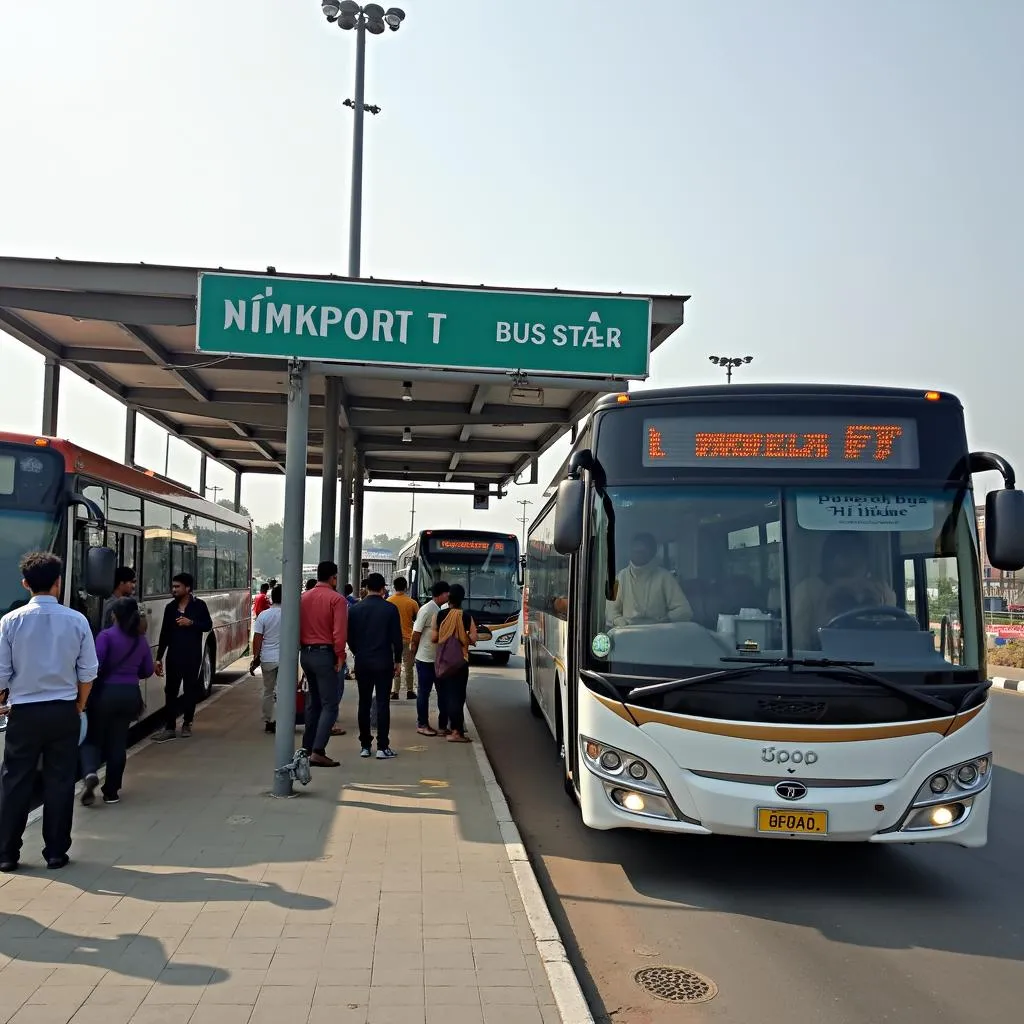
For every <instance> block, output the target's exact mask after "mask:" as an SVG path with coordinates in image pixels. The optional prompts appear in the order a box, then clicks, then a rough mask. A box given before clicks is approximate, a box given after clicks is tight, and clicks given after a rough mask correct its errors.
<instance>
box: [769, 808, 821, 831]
mask: <svg viewBox="0 0 1024 1024" xmlns="http://www.w3.org/2000/svg"><path fill="white" fill-rule="evenodd" d="M757 831H758V832H785V833H787V834H789V835H806V836H825V835H828V811H789V810H786V811H783V810H780V809H779V808H777V807H758V809H757Z"/></svg>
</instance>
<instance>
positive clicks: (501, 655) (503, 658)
mask: <svg viewBox="0 0 1024 1024" xmlns="http://www.w3.org/2000/svg"><path fill="white" fill-rule="evenodd" d="M491 657H492V658H493V659H494V664H495V665H507V664H508V661H509V658H511V657H512V655H511V654H509V652H508V651H495V653H494V654H492V655H491Z"/></svg>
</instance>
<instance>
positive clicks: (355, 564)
mask: <svg viewBox="0 0 1024 1024" xmlns="http://www.w3.org/2000/svg"><path fill="white" fill-rule="evenodd" d="M363 466H364V456H363V455H362V454H361V453H357V454H356V457H355V472H354V474H353V475H354V480H353V482H352V586H353V587H355V588H356V592H357V593H358V591H359V584H360V582H361V581H362V578H363V477H364V475H365V471H364V468H363Z"/></svg>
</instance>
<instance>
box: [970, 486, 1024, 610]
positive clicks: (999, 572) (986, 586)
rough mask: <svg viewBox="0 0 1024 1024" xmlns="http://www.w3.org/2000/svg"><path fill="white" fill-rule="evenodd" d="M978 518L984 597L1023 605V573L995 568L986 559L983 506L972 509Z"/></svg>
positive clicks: (1008, 604)
mask: <svg viewBox="0 0 1024 1024" xmlns="http://www.w3.org/2000/svg"><path fill="white" fill-rule="evenodd" d="M974 512H975V515H976V517H977V520H978V545H979V547H980V548H981V592H982V594H983V595H984V596H985V597H1001V598H1004V599H1005V601H1006V604H1007V606H1008V607H1009V606H1011V605H1021V606H1022V607H1024V573H1021V572H1017V571H1014V570H1009V569H996V568H994V567H993V565H992V563H991V562H990V561H989V560H988V549H987V547H986V545H985V506H984V505H977V506H976V507H975V509H974Z"/></svg>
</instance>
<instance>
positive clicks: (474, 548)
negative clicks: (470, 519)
mask: <svg viewBox="0 0 1024 1024" xmlns="http://www.w3.org/2000/svg"><path fill="white" fill-rule="evenodd" d="M420 566H421V572H422V582H421V588H420V592H421V593H422V594H425V595H427V597H429V595H430V588H431V586H432V585H433V584H434V583H435V582H437V581H438V580H446V581H447V582H448V583H449V584H455V583H461V584H462V586H464V587H465V588H466V601H465V608H466V609H467V611H470V612H473V613H475V614H478V615H481V616H484V617H485V618H486V620H487V621H498V620H500V619H503V618H508V617H511V616H515V615H518V614H519V608H520V604H521V594H520V590H519V584H518V578H519V545H518V544H517V543H516V542H515V541H514V540H511V539H509V538H505V539H503V540H500V541H494V540H490V539H488V538H481V539H480V540H476V541H474V540H469V539H466V538H458V539H449V538H445V537H438V536H432V537H430V538H429V540H427V542H426V543H425V544H423V545H422V550H421V552H420Z"/></svg>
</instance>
